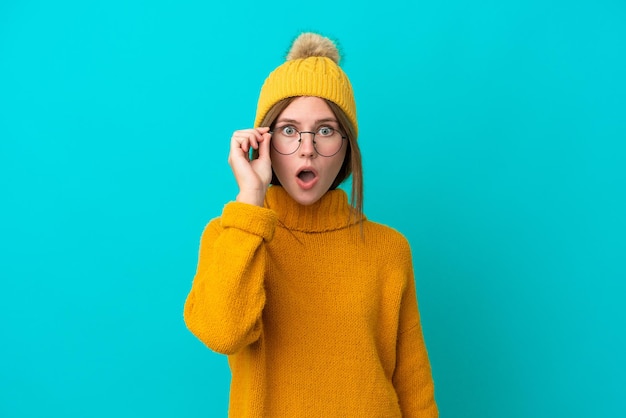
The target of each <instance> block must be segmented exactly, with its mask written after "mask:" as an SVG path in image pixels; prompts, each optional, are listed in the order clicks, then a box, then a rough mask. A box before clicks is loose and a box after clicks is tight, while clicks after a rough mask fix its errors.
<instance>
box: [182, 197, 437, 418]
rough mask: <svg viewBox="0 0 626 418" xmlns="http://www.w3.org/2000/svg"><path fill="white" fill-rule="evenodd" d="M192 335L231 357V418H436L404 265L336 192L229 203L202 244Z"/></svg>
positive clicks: (401, 254) (190, 311)
mask: <svg viewBox="0 0 626 418" xmlns="http://www.w3.org/2000/svg"><path fill="white" fill-rule="evenodd" d="M184 316H185V322H186V324H187V326H188V327H189V329H190V330H191V331H192V332H193V333H194V334H195V335H196V336H197V337H198V338H199V339H200V340H202V341H203V342H204V343H205V344H206V345H207V346H208V347H209V348H211V349H212V350H214V351H217V352H220V353H224V354H228V361H229V365H230V368H231V371H232V382H231V396H230V408H229V416H231V417H400V416H403V417H437V416H438V412H437V406H436V404H435V400H434V386H433V380H432V376H431V369H430V364H429V360H428V355H427V352H426V347H425V344H424V340H423V337H422V330H421V326H420V318H419V313H418V308H417V299H416V294H415V283H414V279H413V268H412V263H411V253H410V248H409V245H408V243H407V241H406V239H405V238H404V237H403V236H402V235H401V234H400V233H398V232H396V231H395V230H393V229H391V228H388V227H386V226H383V225H380V224H376V223H373V222H370V221H368V220H364V223H363V235H361V228H360V226H359V224H358V223H357V222H356V220H355V219H354V217H352V218H351V217H350V206H349V205H348V202H347V196H346V194H345V193H344V192H343V191H342V190H333V191H329V192H328V193H326V195H324V197H323V198H322V199H321V200H320V201H318V202H316V203H315V204H313V205H310V206H301V205H299V204H298V203H296V202H295V201H293V200H292V199H291V198H290V197H289V195H288V194H287V193H286V192H285V190H284V189H282V188H281V187H279V186H272V187H270V189H269V190H268V192H267V196H266V204H265V207H264V208H262V207H256V206H251V205H246V204H242V203H237V202H231V203H228V204H227V205H226V206H225V207H224V211H223V212H222V216H221V217H220V218H217V219H214V220H213V221H211V222H210V223H209V224H208V225H207V227H206V228H205V230H204V233H203V235H202V240H201V245H200V254H199V262H198V268H197V272H196V276H195V278H194V281H193V285H192V288H191V291H190V293H189V295H188V297H187V301H186V303H185V312H184Z"/></svg>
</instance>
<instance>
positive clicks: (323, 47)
mask: <svg viewBox="0 0 626 418" xmlns="http://www.w3.org/2000/svg"><path fill="white" fill-rule="evenodd" d="M309 57H327V58H330V59H331V60H333V61H334V62H335V64H339V60H340V59H341V57H340V56H339V50H338V49H337V46H336V45H335V44H334V43H333V41H331V40H330V39H328V38H325V37H323V36H322V35H318V34H317V33H312V32H307V33H303V34H301V35H300V36H298V37H297V38H296V39H295V40H294V41H293V44H291V49H290V50H289V53H287V61H291V60H297V59H303V58H309Z"/></svg>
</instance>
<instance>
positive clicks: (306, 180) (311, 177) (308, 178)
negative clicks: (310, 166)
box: [296, 168, 318, 190]
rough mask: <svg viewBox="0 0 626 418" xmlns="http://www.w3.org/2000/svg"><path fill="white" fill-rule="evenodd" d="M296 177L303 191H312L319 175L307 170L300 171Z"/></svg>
mask: <svg viewBox="0 0 626 418" xmlns="http://www.w3.org/2000/svg"><path fill="white" fill-rule="evenodd" d="M296 177H297V179H296V182H297V183H298V185H299V186H300V187H301V188H302V189H303V190H309V189H312V188H313V187H314V186H315V184H316V183H317V180H318V177H317V173H316V172H315V171H313V170H307V169H306V168H303V169H302V170H300V171H298V174H296Z"/></svg>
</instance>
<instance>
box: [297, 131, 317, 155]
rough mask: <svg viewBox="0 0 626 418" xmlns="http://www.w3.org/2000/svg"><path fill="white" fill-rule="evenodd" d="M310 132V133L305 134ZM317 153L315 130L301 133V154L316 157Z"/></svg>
mask: <svg viewBox="0 0 626 418" xmlns="http://www.w3.org/2000/svg"><path fill="white" fill-rule="evenodd" d="M304 134H308V135H304ZM316 155H317V151H316V150H315V134H314V133H313V132H301V133H300V156H302V157H314V156H316Z"/></svg>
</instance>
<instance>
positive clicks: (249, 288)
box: [184, 202, 276, 354]
mask: <svg viewBox="0 0 626 418" xmlns="http://www.w3.org/2000/svg"><path fill="white" fill-rule="evenodd" d="M275 227H276V214H275V212H273V211H271V210H269V209H266V208H262V207H258V206H253V205H247V204H244V203H238V202H231V203H228V204H227V205H226V206H225V207H224V210H223V212H222V216H221V218H218V219H214V220H213V221H211V222H210V223H209V224H208V225H207V227H206V228H205V230H204V232H203V234H202V238H201V242H200V253H199V258H198V267H197V270H196V275H195V277H194V280H193V284H192V286H191V291H190V292H189V295H188V296H187V300H186V302H185V309H184V318H185V323H186V325H187V327H188V328H189V330H190V331H191V332H192V333H193V334H194V335H196V337H198V338H199V339H200V340H201V341H202V342H204V343H205V344H206V345H207V346H208V347H209V348H210V349H212V350H214V351H216V352H219V353H223V354H233V353H236V352H237V351H239V350H240V349H241V348H243V347H245V346H247V345H249V344H251V343H253V342H254V341H256V340H257V339H258V338H259V336H260V333H261V329H262V327H261V314H262V311H263V307H264V305H265V291H264V288H263V284H264V276H265V268H266V262H267V261H266V253H265V247H264V242H268V241H271V239H272V238H273V235H274V229H275Z"/></svg>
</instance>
